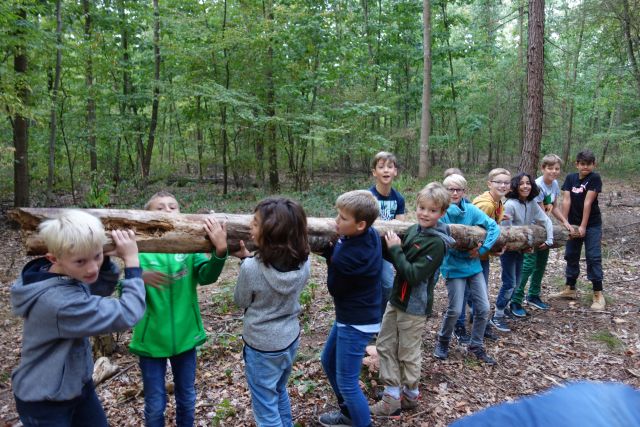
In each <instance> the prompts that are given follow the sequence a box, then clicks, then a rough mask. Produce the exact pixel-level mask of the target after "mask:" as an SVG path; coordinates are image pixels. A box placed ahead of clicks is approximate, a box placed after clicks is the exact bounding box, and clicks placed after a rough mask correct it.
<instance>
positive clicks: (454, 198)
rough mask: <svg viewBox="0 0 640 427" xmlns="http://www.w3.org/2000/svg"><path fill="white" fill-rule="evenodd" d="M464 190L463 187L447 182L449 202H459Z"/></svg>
mask: <svg viewBox="0 0 640 427" xmlns="http://www.w3.org/2000/svg"><path fill="white" fill-rule="evenodd" d="M464 190H465V189H464V188H462V187H460V186H458V185H457V184H449V187H447V191H449V196H450V197H451V203H454V204H458V203H460V200H462V198H463V197H464Z"/></svg>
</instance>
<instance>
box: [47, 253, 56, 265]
mask: <svg viewBox="0 0 640 427" xmlns="http://www.w3.org/2000/svg"><path fill="white" fill-rule="evenodd" d="M44 257H45V258H46V259H47V260H48V261H49V262H50V263H51V264H57V263H58V258H57V257H56V256H55V255H54V254H52V253H51V252H47V253H46V255H45V256H44Z"/></svg>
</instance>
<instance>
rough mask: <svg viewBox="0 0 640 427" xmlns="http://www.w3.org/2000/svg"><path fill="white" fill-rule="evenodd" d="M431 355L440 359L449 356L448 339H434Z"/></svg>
mask: <svg viewBox="0 0 640 427" xmlns="http://www.w3.org/2000/svg"><path fill="white" fill-rule="evenodd" d="M433 355H434V356H435V357H436V358H437V359H440V360H445V359H446V358H447V357H449V341H448V340H447V341H444V340H442V341H441V340H440V339H439V338H438V339H437V340H436V348H435V349H434V350H433Z"/></svg>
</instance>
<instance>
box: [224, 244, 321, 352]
mask: <svg viewBox="0 0 640 427" xmlns="http://www.w3.org/2000/svg"><path fill="white" fill-rule="evenodd" d="M309 266H310V261H309V260H307V261H306V262H305V263H304V264H300V268H298V269H297V270H293V271H286V272H281V271H278V270H276V269H275V268H273V267H266V266H265V265H264V264H263V263H262V262H261V261H260V260H259V259H258V258H256V257H253V258H247V259H245V260H244V262H243V263H242V265H241V266H240V274H239V275H238V283H237V285H236V289H235V292H234V295H233V300H234V301H235V303H236V304H237V305H238V306H239V307H241V308H244V309H245V312H244V322H243V329H242V339H243V340H244V342H245V343H246V344H247V345H249V346H250V347H251V348H253V349H255V350H259V351H279V350H284V349H286V348H287V347H289V346H290V345H291V344H292V343H293V342H294V341H295V339H296V338H297V337H298V335H300V324H299V323H298V314H299V313H300V303H299V302H298V300H299V297H300V293H301V292H302V289H303V288H304V286H305V285H306V284H307V281H308V280H309V270H310V268H309Z"/></svg>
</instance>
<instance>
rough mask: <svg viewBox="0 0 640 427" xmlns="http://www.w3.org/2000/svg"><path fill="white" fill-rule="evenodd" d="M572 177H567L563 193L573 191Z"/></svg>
mask: <svg viewBox="0 0 640 427" xmlns="http://www.w3.org/2000/svg"><path fill="white" fill-rule="evenodd" d="M570 177H571V175H567V176H566V177H565V179H564V182H563V183H562V191H571V180H570V179H569V178H570Z"/></svg>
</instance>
